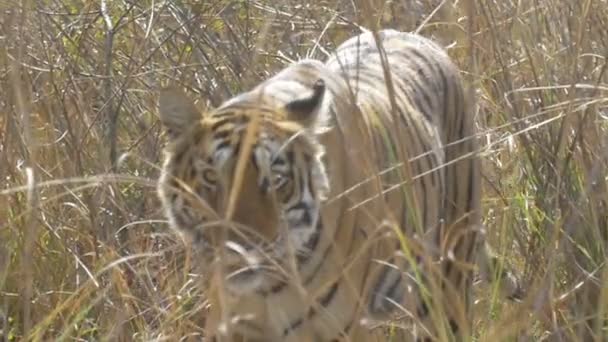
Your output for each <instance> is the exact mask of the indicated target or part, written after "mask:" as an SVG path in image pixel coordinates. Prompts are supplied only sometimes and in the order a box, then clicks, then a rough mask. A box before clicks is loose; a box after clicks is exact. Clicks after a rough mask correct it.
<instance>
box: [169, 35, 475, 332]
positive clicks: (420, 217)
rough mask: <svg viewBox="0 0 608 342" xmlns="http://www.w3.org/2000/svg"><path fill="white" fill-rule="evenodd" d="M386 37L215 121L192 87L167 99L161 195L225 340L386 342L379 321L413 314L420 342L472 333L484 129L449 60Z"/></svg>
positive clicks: (302, 73) (209, 320)
mask: <svg viewBox="0 0 608 342" xmlns="http://www.w3.org/2000/svg"><path fill="white" fill-rule="evenodd" d="M377 37H378V38H379V39H378V40H377V41H376V40H375V39H374V35H373V34H372V33H364V34H361V35H359V36H357V37H354V38H351V39H350V40H348V41H346V42H344V43H343V44H342V45H341V46H340V47H338V49H337V51H336V54H335V55H334V56H333V57H331V58H330V59H329V60H328V61H327V62H326V63H321V62H319V61H315V60H304V61H300V62H298V63H296V64H294V65H291V66H289V67H287V68H286V69H284V70H283V71H281V72H280V73H278V74H277V75H275V76H274V77H272V78H270V79H268V80H267V81H265V82H263V83H261V84H260V85H258V86H257V87H256V88H254V89H253V90H251V91H249V92H246V93H244V94H241V95H239V96H237V97H235V98H233V99H231V100H229V101H227V102H226V103H224V104H223V105H222V106H220V107H219V108H217V109H215V110H213V111H210V112H209V113H205V114H203V115H201V114H199V112H198V111H197V110H196V108H195V107H194V105H192V104H191V102H190V101H189V100H188V99H187V98H186V97H185V96H184V95H183V94H181V93H180V92H179V91H177V90H165V91H163V93H162V94H161V98H160V115H161V120H162V122H163V123H164V125H165V127H166V128H167V130H168V133H169V136H170V141H169V143H168V145H167V147H166V151H165V152H166V153H165V163H164V168H163V173H162V176H161V179H160V181H159V195H160V198H161V200H162V204H163V206H164V208H165V210H166V214H167V217H168V218H169V221H170V225H171V227H173V228H174V229H176V230H177V231H179V232H181V233H183V235H184V236H185V237H187V238H188V239H190V240H191V242H192V244H193V246H194V247H195V249H196V251H197V253H199V254H198V256H197V259H196V260H198V261H199V263H200V266H201V267H202V269H203V272H204V274H206V275H207V278H208V279H209V280H210V284H209V290H208V296H209V300H210V302H211V305H212V307H211V311H210V312H209V315H208V316H207V317H206V331H207V333H208V335H209V336H214V338H216V339H217V340H222V341H342V340H345V341H374V340H378V341H384V340H386V337H385V335H384V332H382V331H380V332H379V331H374V330H371V329H369V326H367V325H365V324H363V323H365V322H374V320H377V319H387V318H392V317H395V316H396V315H402V314H404V313H406V312H407V313H411V314H412V315H413V316H414V318H415V321H416V322H417V323H418V324H417V328H416V329H415V331H417V332H415V333H414V334H413V335H417V336H418V338H422V337H425V336H426V337H425V338H431V337H435V338H441V337H442V336H443V337H445V336H447V335H445V332H447V334H451V333H453V334H454V336H455V337H457V338H458V337H460V338H462V337H464V336H467V335H468V333H469V331H470V329H469V319H468V318H469V315H468V313H469V303H468V302H469V292H470V283H471V269H472V267H471V266H472V265H471V264H472V262H473V261H474V257H475V255H474V254H475V253H476V251H475V250H476V246H477V244H476V232H477V230H478V229H479V225H480V213H479V201H480V198H479V196H480V174H479V172H480V166H479V161H478V159H477V157H476V151H477V146H476V139H475V138H474V136H475V130H474V123H473V117H472V114H471V112H470V111H469V110H468V104H467V99H466V96H465V93H464V90H463V86H462V84H461V79H460V77H459V73H458V70H457V68H456V67H455V66H454V65H453V64H452V62H451V61H450V59H449V58H448V56H447V54H446V53H445V52H444V51H442V49H440V48H439V47H438V46H437V45H435V44H434V43H432V42H431V41H429V40H427V39H425V38H422V37H420V36H417V35H412V34H407V33H400V32H396V31H392V30H386V31H381V32H379V33H378V34H377ZM379 46H380V47H381V49H378V47H379ZM380 51H383V53H380ZM442 322H443V323H445V327H447V329H443V328H442V325H441V323H442ZM404 334H405V333H404ZM442 334H443V335H442ZM405 336H406V335H404V337H400V339H399V340H404V339H405V338H406V337H405ZM210 339H211V338H210Z"/></svg>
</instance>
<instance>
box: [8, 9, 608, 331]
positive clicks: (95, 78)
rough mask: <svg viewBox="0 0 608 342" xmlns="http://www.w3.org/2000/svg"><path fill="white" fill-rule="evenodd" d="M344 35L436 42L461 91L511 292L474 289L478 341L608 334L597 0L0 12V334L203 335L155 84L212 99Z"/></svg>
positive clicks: (604, 113) (606, 19)
mask: <svg viewBox="0 0 608 342" xmlns="http://www.w3.org/2000/svg"><path fill="white" fill-rule="evenodd" d="M359 26H363V27H366V28H370V29H374V28H382V27H392V28H397V29H401V30H405V31H419V32H420V33H421V34H423V35H426V36H432V37H434V38H435V39H437V40H438V41H440V42H441V43H443V44H444V45H446V46H448V47H449V52H450V54H451V55H452V56H453V57H454V59H455V60H456V61H457V62H458V64H459V65H460V67H461V69H462V71H463V73H464V74H465V75H466V78H467V80H468V81H469V82H470V83H471V84H472V85H473V86H474V87H475V89H476V90H477V94H478V100H479V108H478V115H477V118H478V123H479V127H480V130H481V131H482V132H483V135H484V138H485V142H486V146H485V149H484V153H483V155H484V164H485V166H484V167H485V169H484V177H485V180H486V183H485V185H486V186H485V197H484V209H485V223H486V227H487V229H488V231H489V239H490V241H491V242H492V245H493V246H494V247H495V249H496V252H497V253H498V254H499V255H500V256H501V258H502V260H505V261H506V262H507V263H509V264H511V265H512V266H514V267H515V268H516V269H518V270H520V271H521V272H522V275H523V280H524V283H525V284H526V289H527V296H526V298H525V300H524V301H523V302H522V303H517V304H513V303H508V302H506V301H504V300H503V299H501V298H499V297H497V296H496V295H495V291H493V288H494V284H490V286H487V287H484V288H480V289H479V291H478V297H477V306H476V313H477V319H476V325H475V331H476V336H477V338H478V340H480V341H496V340H515V339H520V340H531V341H539V340H551V341H593V340H596V341H602V340H607V339H608V332H607V331H606V329H607V326H608V324H607V319H608V313H607V311H608V272H607V271H606V267H605V263H606V260H607V255H608V251H607V248H608V228H607V224H608V221H607V218H608V213H607V212H606V210H607V208H606V206H607V200H608V197H607V192H606V190H607V189H606V170H607V169H606V166H607V159H608V134H607V132H606V129H607V125H606V119H607V117H608V76H606V74H607V70H606V68H607V65H608V31H607V29H606V28H607V27H608V2H607V1H605V0H595V1H594V0H581V1H578V2H576V1H569V0H529V1H515V0H500V1H499V0H493V1H492V0H481V1H473V0H466V1H465V0H463V1H436V0H435V1H420V0H409V1H401V2H392V1H374V0H369V1H365V0H360V1H359V0H354V1H313V2H310V3H308V4H305V3H303V2H301V1H291V0H278V1H224V0H215V1H151V0H143V1H122V0H113V1H109V0H108V1H103V0H100V1H96V2H91V1H78V0H47V1H21V2H16V1H8V2H2V3H0V89H1V92H0V113H1V115H0V127H1V129H0V180H1V182H2V189H1V190H0V336H2V337H3V338H4V339H5V340H7V341H15V340H30V339H31V340H165V339H167V340H176V339H178V337H179V338H181V337H188V336H197V335H200V334H201V333H202V328H201V327H202V322H203V321H204V316H205V311H206V309H207V308H206V302H205V298H204V293H202V292H201V290H200V288H199V287H198V286H197V283H199V281H200V277H201V276H204V275H199V274H196V273H195V272H192V266H191V265H192V260H191V259H190V256H189V254H188V252H187V249H186V248H185V246H184V245H183V243H182V242H181V241H180V240H179V239H178V238H176V236H175V235H174V234H173V233H172V232H170V231H168V229H167V225H166V222H165V221H164V219H163V215H162V213H160V212H159V203H158V201H157V199H156V196H155V193H154V183H155V180H156V178H157V176H158V163H159V150H160V147H161V145H162V141H163V140H162V137H161V134H160V127H159V123H158V118H157V114H156V97H157V90H158V89H159V87H160V86H162V85H164V84H167V83H169V82H171V83H173V84H175V83H177V84H181V85H183V86H184V87H186V88H188V89H189V90H190V91H191V92H192V93H193V94H195V95H196V96H198V98H199V99H200V101H199V102H200V103H199V104H200V106H201V107H206V106H216V105H218V104H219V103H221V102H222V101H223V100H225V99H228V98H229V97H230V96H232V95H234V94H237V93H238V92H239V91H242V90H244V89H247V88H249V87H251V86H252V85H254V84H255V83H256V82H258V81H259V80H260V79H264V78H266V77H268V76H269V75H271V74H272V73H274V72H276V71H277V70H279V69H280V68H282V67H283V66H284V65H285V64H286V63H289V61H291V60H297V59H299V58H303V57H307V56H310V57H317V58H324V56H325V54H326V53H328V52H331V50H332V49H333V48H334V47H335V46H336V45H337V44H339V43H340V42H341V41H343V40H344V39H346V37H349V36H351V35H353V34H355V33H356V32H358V27H359Z"/></svg>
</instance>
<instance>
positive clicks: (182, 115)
mask: <svg viewBox="0 0 608 342" xmlns="http://www.w3.org/2000/svg"><path fill="white" fill-rule="evenodd" d="M158 107H159V115H160V121H161V122H162V123H163V126H165V129H166V130H167V133H168V134H169V136H170V137H171V138H175V137H177V136H179V135H180V134H182V133H183V132H184V131H185V130H186V129H187V128H188V127H190V126H192V124H193V123H194V122H195V121H197V120H200V119H201V118H202V115H201V113H200V111H199V110H198V109H197V108H196V106H195V105H194V103H193V102H192V100H191V99H190V98H189V97H188V96H186V94H185V93H184V92H183V91H182V90H180V89H177V88H165V89H162V90H161V91H160V96H159V99H158Z"/></svg>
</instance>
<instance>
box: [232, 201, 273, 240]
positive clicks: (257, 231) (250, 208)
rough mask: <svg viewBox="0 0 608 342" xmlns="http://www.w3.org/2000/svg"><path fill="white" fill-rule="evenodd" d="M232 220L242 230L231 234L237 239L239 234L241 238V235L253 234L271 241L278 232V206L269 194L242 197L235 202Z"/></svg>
mask: <svg viewBox="0 0 608 342" xmlns="http://www.w3.org/2000/svg"><path fill="white" fill-rule="evenodd" d="M234 221H235V222H237V223H238V226H240V228H241V229H242V231H237V232H233V234H231V235H237V236H235V238H237V241H238V239H239V237H238V235H240V238H241V239H242V238H243V235H249V236H251V235H253V236H254V237H257V238H263V239H265V240H268V241H271V240H273V239H274V238H275V237H276V235H277V233H278V228H277V227H278V221H279V211H278V207H277V205H276V203H275V202H274V200H273V199H272V198H271V197H270V196H259V197H257V198H242V199H239V201H238V202H237V206H236V210H235V212H234ZM237 228H239V227H237ZM243 230H244V231H243ZM239 233H241V234H239ZM242 233H245V234H242Z"/></svg>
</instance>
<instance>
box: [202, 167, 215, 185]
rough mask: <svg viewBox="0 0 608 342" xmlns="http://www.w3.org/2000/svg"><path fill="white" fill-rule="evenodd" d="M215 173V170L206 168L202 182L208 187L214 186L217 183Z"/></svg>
mask: <svg viewBox="0 0 608 342" xmlns="http://www.w3.org/2000/svg"><path fill="white" fill-rule="evenodd" d="M217 178H218V177H217V172H215V170H213V169H210V168H207V169H205V170H203V180H204V181H205V182H206V183H207V184H209V185H215V184H216V183H217Z"/></svg>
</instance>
